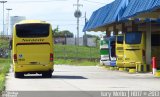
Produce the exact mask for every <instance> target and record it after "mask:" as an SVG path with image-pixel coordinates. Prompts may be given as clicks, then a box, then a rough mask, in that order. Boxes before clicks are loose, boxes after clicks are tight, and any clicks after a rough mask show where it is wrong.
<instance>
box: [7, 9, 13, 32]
mask: <svg viewBox="0 0 160 97" xmlns="http://www.w3.org/2000/svg"><path fill="white" fill-rule="evenodd" d="M6 10H8V18H7V19H8V20H7V35H9V33H8V32H9V11H11V10H12V9H11V8H6Z"/></svg>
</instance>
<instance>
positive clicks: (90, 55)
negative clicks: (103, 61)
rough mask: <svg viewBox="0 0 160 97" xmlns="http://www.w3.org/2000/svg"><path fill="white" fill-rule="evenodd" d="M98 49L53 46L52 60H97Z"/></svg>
mask: <svg viewBox="0 0 160 97" xmlns="http://www.w3.org/2000/svg"><path fill="white" fill-rule="evenodd" d="M99 57H100V55H99V48H97V47H85V46H75V45H58V44H56V45H54V58H64V59H97V58H99Z"/></svg>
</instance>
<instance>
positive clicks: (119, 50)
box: [116, 35, 124, 67]
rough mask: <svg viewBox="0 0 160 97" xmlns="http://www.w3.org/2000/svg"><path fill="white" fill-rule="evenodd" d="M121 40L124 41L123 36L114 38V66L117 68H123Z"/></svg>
mask: <svg viewBox="0 0 160 97" xmlns="http://www.w3.org/2000/svg"><path fill="white" fill-rule="evenodd" d="M123 40H124V36H123V35H117V36H116V66H118V67H124V66H123V56H124V50H123Z"/></svg>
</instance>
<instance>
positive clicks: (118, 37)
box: [117, 36, 123, 44]
mask: <svg viewBox="0 0 160 97" xmlns="http://www.w3.org/2000/svg"><path fill="white" fill-rule="evenodd" d="M117 43H118V44H123V36H117Z"/></svg>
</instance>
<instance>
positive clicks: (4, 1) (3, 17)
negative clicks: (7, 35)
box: [0, 1, 7, 35]
mask: <svg viewBox="0 0 160 97" xmlns="http://www.w3.org/2000/svg"><path fill="white" fill-rule="evenodd" d="M6 2H7V1H0V3H3V35H4V3H6Z"/></svg>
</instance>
